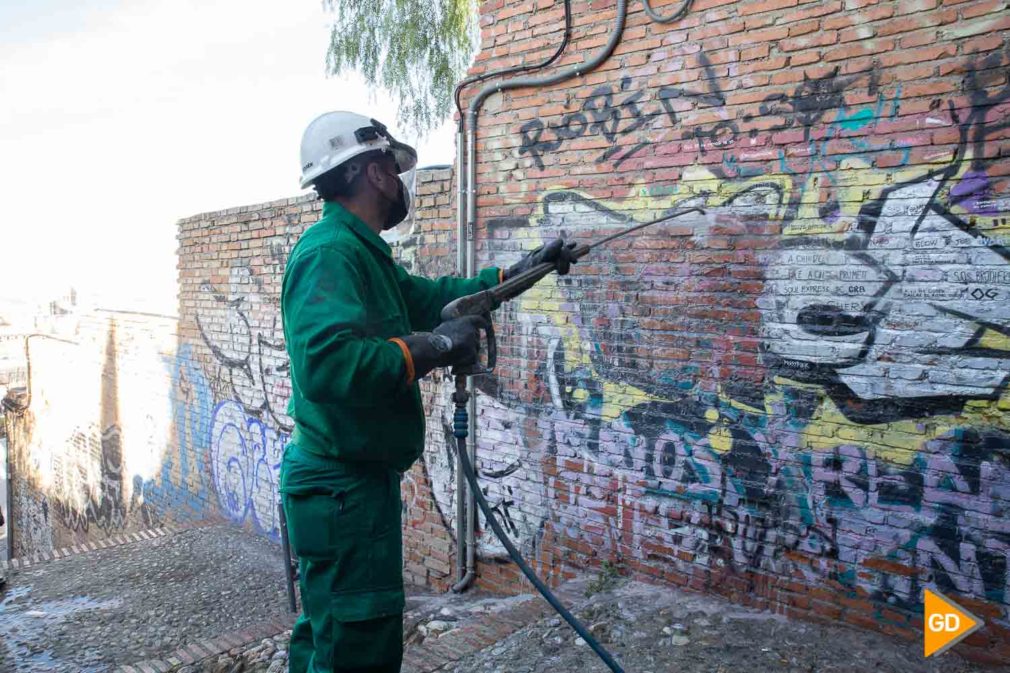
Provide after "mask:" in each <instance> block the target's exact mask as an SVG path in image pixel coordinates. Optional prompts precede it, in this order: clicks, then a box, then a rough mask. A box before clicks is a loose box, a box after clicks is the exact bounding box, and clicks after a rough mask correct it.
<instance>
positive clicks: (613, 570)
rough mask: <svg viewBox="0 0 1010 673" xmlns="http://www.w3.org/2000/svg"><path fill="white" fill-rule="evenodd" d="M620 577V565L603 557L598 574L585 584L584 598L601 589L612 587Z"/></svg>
mask: <svg viewBox="0 0 1010 673" xmlns="http://www.w3.org/2000/svg"><path fill="white" fill-rule="evenodd" d="M620 577H621V567H620V566H619V565H617V564H614V563H611V562H610V561H608V560H606V559H604V561H603V563H602V564H601V567H600V574H599V575H597V576H596V577H595V578H594V579H593V580H591V581H590V582H589V583H588V584H587V585H586V598H589V597H590V596H592V595H593V594H598V593H600V592H601V591H608V590H609V589H613V588H614V585H616V584H617V580H618V579H620Z"/></svg>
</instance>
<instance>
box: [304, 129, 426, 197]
mask: <svg viewBox="0 0 1010 673" xmlns="http://www.w3.org/2000/svg"><path fill="white" fill-rule="evenodd" d="M375 150H381V151H384V152H390V153H391V154H392V155H393V158H394V159H396V166H397V172H398V173H407V172H409V171H411V170H413V169H414V166H415V165H416V164H417V152H416V151H415V150H414V148H413V147H411V146H410V145H407V144H404V143H401V142H399V141H398V140H396V138H394V137H393V136H392V134H390V133H389V131H388V130H387V129H386V127H385V125H384V124H381V123H379V122H377V121H375V120H374V119H370V118H368V117H366V116H364V115H359V114H355V113H353V112H327V113H325V114H321V115H319V116H318V117H316V118H315V119H313V120H312V122H311V123H310V124H309V126H308V128H306V129H305V133H304V134H303V135H302V189H305V188H306V187H308V186H309V185H311V184H312V183H313V182H314V181H315V180H316V178H318V177H319V176H320V175H322V174H323V173H327V172H329V171H331V170H333V169H334V168H337V167H338V166H340V165H342V164H345V163H347V162H348V161H350V160H351V159H353V158H354V157H356V156H358V155H360V154H364V153H365V152H372V151H375Z"/></svg>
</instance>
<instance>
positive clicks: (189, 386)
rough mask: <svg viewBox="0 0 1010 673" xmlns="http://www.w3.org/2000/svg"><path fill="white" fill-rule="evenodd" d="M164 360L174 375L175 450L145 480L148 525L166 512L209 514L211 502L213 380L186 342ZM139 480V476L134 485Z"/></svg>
mask: <svg viewBox="0 0 1010 673" xmlns="http://www.w3.org/2000/svg"><path fill="white" fill-rule="evenodd" d="M165 364H166V367H167V368H168V370H169V371H170V373H171V377H172V392H171V401H170V404H171V407H172V408H171V417H172V418H173V420H174V423H173V425H174V429H175V437H176V441H175V448H176V449H177V452H169V453H168V455H167V456H166V457H165V459H164V460H163V461H162V464H161V474H160V478H155V479H148V480H147V481H144V482H143V484H142V488H143V500H144V507H145V511H146V512H147V513H148V517H149V518H151V519H152V521H149V522H148V523H153V522H154V520H156V519H157V518H158V517H159V516H161V517H163V516H164V515H165V514H168V513H171V514H172V516H173V518H174V519H176V520H179V521H187V520H189V521H192V520H199V519H202V518H205V516H206V514H207V509H208V501H209V498H208V483H207V482H208V480H207V477H206V475H205V469H204V465H205V464H206V460H207V455H208V448H209V441H208V440H209V438H210V420H211V412H212V408H213V402H212V397H211V391H210V384H209V383H208V381H207V377H206V376H204V373H203V370H202V369H201V368H200V366H199V364H198V363H197V362H196V360H195V359H194V357H193V349H192V347H191V346H190V345H189V344H183V345H182V346H181V347H180V348H179V351H178V353H177V354H176V356H175V357H174V358H166V360H165ZM138 481H140V477H139V476H138V477H135V479H134V483H135V485H136V483H137V482H138Z"/></svg>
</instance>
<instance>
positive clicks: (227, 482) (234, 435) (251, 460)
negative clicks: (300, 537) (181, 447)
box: [210, 400, 289, 539]
mask: <svg viewBox="0 0 1010 673" xmlns="http://www.w3.org/2000/svg"><path fill="white" fill-rule="evenodd" d="M288 438H289V435H288V434H286V433H284V432H278V431H277V430H275V429H274V428H272V427H270V426H268V425H267V424H265V423H264V422H263V421H262V420H261V419H259V418H256V417H255V416H250V415H248V414H247V413H246V412H245V408H244V407H243V406H242V403H241V402H238V401H236V400H227V401H224V402H221V403H220V404H218V405H217V407H215V409H214V416H213V420H212V421H211V429H210V447H211V471H212V473H213V478H214V487H215V489H216V491H217V497H218V504H219V505H220V507H221V512H222V513H223V514H224V515H225V516H227V517H228V518H229V519H230V520H232V521H234V522H235V523H239V524H241V523H245V522H246V521H247V520H250V519H251V521H252V524H253V527H254V528H255V529H256V530H257V531H259V532H260V533H263V534H265V535H267V536H269V537H271V538H274V539H279V536H280V522H279V521H278V519H277V498H278V495H277V487H278V482H279V478H280V467H281V457H282V455H283V454H284V447H285V445H286V444H287V442H288Z"/></svg>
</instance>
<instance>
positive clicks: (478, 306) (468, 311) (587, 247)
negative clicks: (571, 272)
mask: <svg viewBox="0 0 1010 673" xmlns="http://www.w3.org/2000/svg"><path fill="white" fill-rule="evenodd" d="M689 213H701V214H702V215H704V214H705V211H704V210H702V209H701V208H684V209H682V210H677V211H674V212H673V213H670V214H669V215H664V216H663V217H659V218H656V219H655V220H650V221H648V222H642V223H640V224H636V225H634V226H632V227H628V228H627V229H624V230H622V231H618V232H616V233H613V234H611V235H609V236H605V237H603V238H601V239H600V240H598V241H594V242H593V243H589V244H585V243H583V244H582V245H579V246H577V247H576V248H575V249H574V250H572V257H574V258H575V259H580V258H582V257H585V256H586V255H588V254H589V252H590V251H591V250H593V249H594V248H597V247H599V246H601V245H604V244H606V243H610V242H611V241H613V240H616V239H618V238H621V237H622V236H627V235H628V234H632V233H634V232H636V231H639V230H640V229H645V228H646V227H651V226H653V225H656V224H661V223H663V222H667V221H669V220H673V219H676V218H678V217H683V216H684V215H687V214H689ZM554 269H555V266H554V264H552V263H550V262H544V263H543V264H538V265H536V266H535V267H533V268H532V269H527V270H526V271H523V272H522V273H519V274H516V275H515V276H513V277H512V278H509V279H508V280H506V281H505V282H504V283H499V284H498V285H495V286H494V287H492V288H489V289H487V290H481V291H480V292H475V293H473V294H469V295H467V296H465V297H460V298H459V299H454V300H453V301H451V302H449V303H448V304H446V305H445V308H443V309H442V320H443V322H444V321H446V320H453V319H455V318H461V317H463V316H465V315H489V314H490V313H491V311H493V310H494V309H495V308H497V307H498V306H499V305H500V304H501V303H502V302H505V301H508V300H509V299H515V298H516V297H518V296H519V295H521V294H522V293H523V292H525V291H526V290H528V289H530V288H531V287H533V286H534V285H536V284H537V283H538V282H539V281H540V280H541V279H543V278H544V277H545V276H547V275H548V274H549V273H550V272H551V271H554ZM484 333H485V335H486V337H487V366H484V365H481V364H473V365H469V366H466V367H454V368H453V370H452V374H453V376H456V375H462V376H478V375H481V374H490V373H491V371H492V370H494V368H495V364H496V363H497V361H498V344H497V342H496V341H495V336H494V326H493V325H492V324H491V321H488V326H487V328H486V329H485V330H484Z"/></svg>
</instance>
